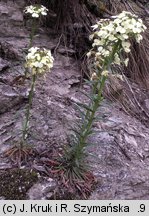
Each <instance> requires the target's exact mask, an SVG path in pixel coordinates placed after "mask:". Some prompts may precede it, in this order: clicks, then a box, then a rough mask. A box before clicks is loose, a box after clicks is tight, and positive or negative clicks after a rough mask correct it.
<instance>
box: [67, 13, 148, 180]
mask: <svg viewBox="0 0 149 216" xmlns="http://www.w3.org/2000/svg"><path fill="white" fill-rule="evenodd" d="M93 29H94V30H95V32H94V33H93V34H92V35H91V36H90V39H93V44H92V49H91V51H90V52H88V54H87V56H88V57H90V56H93V57H94V58H93V63H94V64H93V71H94V72H93V74H92V77H91V80H90V81H87V83H89V85H90V87H91V93H90V94H86V93H85V92H82V93H83V94H84V95H85V96H86V97H87V98H88V100H89V103H88V104H87V105H86V104H81V103H77V104H76V105H77V107H78V109H79V111H80V117H81V122H79V123H78V125H76V128H75V129H73V132H74V133H73V143H72V145H71V147H70V148H69V150H68V151H67V152H66V154H65V156H64V158H65V162H64V164H67V167H69V173H71V172H72V170H74V172H75V175H77V176H80V178H81V177H82V176H84V174H82V170H83V168H82V166H83V162H84V161H85V156H86V151H85V150H86V146H87V145H88V137H89V136H90V135H91V134H92V133H93V128H92V126H93V122H94V121H96V111H97V110H98V108H99V106H100V104H101V102H102V100H103V96H102V91H103V88H104V85H105V82H106V79H107V77H108V73H109V72H110V71H111V65H112V64H118V65H120V64H121V63H123V61H124V63H125V65H126V66H127V64H128V60H129V59H128V58H126V59H123V58H124V57H123V53H129V52H130V51H131V50H130V46H131V43H130V41H129V40H130V39H134V40H136V41H137V42H138V43H139V42H140V41H141V40H142V39H143V37H142V35H141V33H142V32H144V31H145V30H146V27H145V25H144V24H143V22H142V20H141V19H139V18H138V17H137V16H136V15H134V14H131V13H130V12H125V11H123V12H122V13H121V14H119V15H117V16H115V17H111V19H104V20H100V21H99V22H97V24H96V25H94V26H93ZM85 165H86V163H85ZM70 171H71V172H70ZM76 172H77V174H76ZM73 175H74V173H73Z"/></svg>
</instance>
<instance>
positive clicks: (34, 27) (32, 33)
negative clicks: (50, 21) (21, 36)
mask: <svg viewBox="0 0 149 216" xmlns="http://www.w3.org/2000/svg"><path fill="white" fill-rule="evenodd" d="M36 29H37V25H36V20H35V19H33V21H32V30H31V34H30V43H29V49H30V48H31V47H32V43H33V39H34V36H35V32H36Z"/></svg>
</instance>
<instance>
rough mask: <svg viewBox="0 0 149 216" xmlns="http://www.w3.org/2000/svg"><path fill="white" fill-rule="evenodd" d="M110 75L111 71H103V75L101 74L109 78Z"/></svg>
mask: <svg viewBox="0 0 149 216" xmlns="http://www.w3.org/2000/svg"><path fill="white" fill-rule="evenodd" d="M108 74H109V71H107V70H105V71H102V73H101V75H102V76H108Z"/></svg>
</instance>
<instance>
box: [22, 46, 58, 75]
mask: <svg viewBox="0 0 149 216" xmlns="http://www.w3.org/2000/svg"><path fill="white" fill-rule="evenodd" d="M53 61H54V58H53V57H52V55H51V51H50V50H47V49H45V48H43V49H40V48H38V47H32V48H30V49H29V53H28V55H27V56H26V64H25V65H26V67H28V68H30V69H31V70H32V74H38V73H45V72H46V71H47V70H50V69H51V68H52V67H53Z"/></svg>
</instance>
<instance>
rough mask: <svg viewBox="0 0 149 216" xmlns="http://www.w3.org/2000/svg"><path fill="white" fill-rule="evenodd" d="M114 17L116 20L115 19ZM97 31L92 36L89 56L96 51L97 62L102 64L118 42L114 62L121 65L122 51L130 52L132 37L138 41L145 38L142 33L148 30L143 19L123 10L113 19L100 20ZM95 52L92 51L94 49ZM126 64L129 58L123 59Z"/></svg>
mask: <svg viewBox="0 0 149 216" xmlns="http://www.w3.org/2000/svg"><path fill="white" fill-rule="evenodd" d="M113 19H114V20H113ZM92 27H93V30H95V32H94V33H93V34H92V35H91V36H90V39H93V40H94V42H93V44H92V47H93V49H92V50H91V51H90V52H89V53H88V54H87V55H88V57H89V56H90V55H92V54H93V53H94V56H95V64H96V65H97V66H101V65H102V63H103V61H104V60H105V58H108V57H109V56H110V55H111V52H112V49H113V46H114V45H115V44H118V47H117V52H115V54H114V58H113V60H112V61H113V62H112V64H118V65H120V64H121V63H122V60H121V53H122V52H125V53H129V52H130V51H131V50H130V46H131V43H130V41H129V40H130V38H134V39H135V40H136V41H137V42H138V43H140V41H141V40H142V39H143V37H142V35H141V33H142V32H144V31H145V30H146V26H145V25H144V24H143V22H142V20H141V19H139V18H138V17H137V16H136V15H134V14H131V13H130V12H127V11H123V12H122V13H120V14H119V15H117V16H113V17H111V19H106V20H104V19H103V20H100V21H99V22H97V24H95V25H94V26H92ZM93 50H94V51H95V52H92V51H93ZM123 61H124V63H125V65H126V66H127V65H128V61H129V59H128V58H126V59H123Z"/></svg>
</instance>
